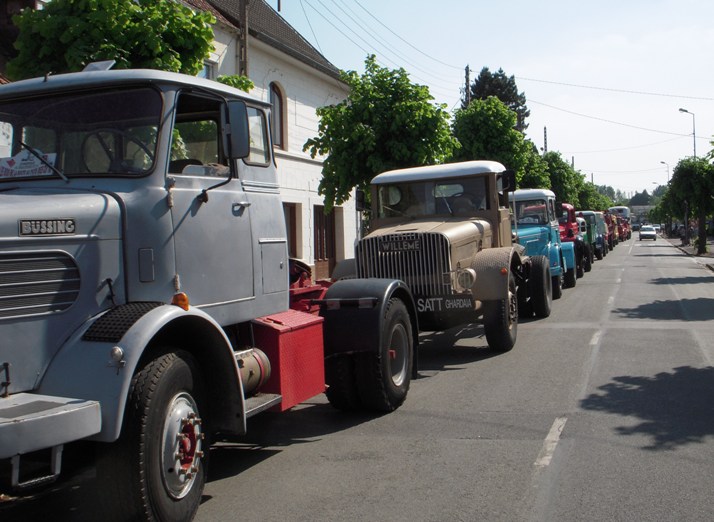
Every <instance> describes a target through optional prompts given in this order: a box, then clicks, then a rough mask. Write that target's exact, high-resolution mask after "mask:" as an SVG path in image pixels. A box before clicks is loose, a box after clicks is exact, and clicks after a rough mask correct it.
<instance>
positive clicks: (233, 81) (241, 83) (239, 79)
mask: <svg viewBox="0 0 714 522" xmlns="http://www.w3.org/2000/svg"><path fill="white" fill-rule="evenodd" d="M216 81H217V82H220V83H223V84H225V85H229V86H230V87H233V88H235V89H240V90H241V91H244V92H250V91H251V90H253V87H255V84H254V83H253V80H251V79H250V78H248V77H246V76H241V75H239V74H233V75H221V76H219V77H218V78H216Z"/></svg>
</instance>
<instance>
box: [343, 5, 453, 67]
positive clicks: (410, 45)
mask: <svg viewBox="0 0 714 522" xmlns="http://www.w3.org/2000/svg"><path fill="white" fill-rule="evenodd" d="M354 1H355V3H356V4H357V5H358V6H360V7H361V8H362V10H363V11H364V12H365V13H367V14H368V15H369V16H371V17H372V18H373V19H374V20H375V21H376V22H377V23H378V24H379V25H381V26H382V27H384V28H385V29H386V30H387V31H389V32H390V33H392V34H393V35H394V36H396V37H397V38H399V39H400V40H401V41H402V42H404V43H405V44H407V45H408V46H409V47H411V48H412V49H414V50H415V51H416V52H418V53H419V54H421V55H423V56H426V57H427V58H429V59H430V60H434V61H435V62H437V63H440V64H441V65H445V66H446V67H451V68H452V69H459V70H461V69H463V67H462V66H456V65H451V64H448V63H446V62H442V61H441V60H439V59H438V58H434V57H433V56H430V55H428V54H427V53H425V52H424V51H422V50H421V49H419V48H417V47H415V46H414V45H412V44H411V43H410V42H408V41H407V40H405V39H404V38H402V37H401V36H399V35H398V34H397V33H395V32H394V31H393V30H392V29H390V28H389V27H387V26H386V25H384V23H382V21H381V20H380V19H379V18H377V17H375V16H374V15H373V14H372V13H370V12H369V11H368V10H367V9H365V8H364V6H363V5H362V4H360V3H359V1H358V0H354Z"/></svg>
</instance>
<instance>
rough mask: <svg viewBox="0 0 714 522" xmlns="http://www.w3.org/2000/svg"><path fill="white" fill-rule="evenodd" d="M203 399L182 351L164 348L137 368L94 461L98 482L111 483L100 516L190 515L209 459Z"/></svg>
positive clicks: (198, 381) (152, 517)
mask: <svg viewBox="0 0 714 522" xmlns="http://www.w3.org/2000/svg"><path fill="white" fill-rule="evenodd" d="M204 404H205V403H204V392H203V383H202V379H201V375H200V372H199V371H198V367H197V365H196V362H195V360H194V359H193V357H192V356H191V354H189V353H188V352H183V351H179V352H170V353H166V354H164V355H161V356H160V357H157V358H156V359H154V360H152V361H150V362H149V363H148V364H146V366H144V367H143V368H142V369H140V370H139V371H138V373H137V374H136V375H135V376H134V378H133V380H132V383H131V388H130V392H129V397H128V399H127V405H126V410H125V418H124V425H123V426H122V433H121V436H120V438H119V440H118V441H117V442H116V443H114V444H112V445H111V446H110V447H109V448H108V449H107V450H106V451H105V452H104V454H103V455H101V456H100V460H99V463H98V478H99V480H100V484H102V483H103V486H102V487H103V488H110V489H105V492H104V495H103V497H104V498H103V499H102V502H103V504H104V506H103V508H104V513H103V515H104V516H103V518H104V519H107V517H109V518H114V519H116V520H130V521H135V520H143V521H186V522H188V521H190V520H192V519H193V517H194V515H195V514H196V511H197V510H198V506H199V504H200V502H201V495H202V492H203V487H204V484H205V482H206V468H207V464H208V463H207V457H208V451H205V452H204V451H203V448H204V433H205V431H204V430H205V424H206V423H205V422H204V421H203V420H202V419H201V417H200V415H199V413H200V412H201V410H202V408H203V405H204ZM180 437H183V439H181V440H179V438H180ZM179 456H180V458H179Z"/></svg>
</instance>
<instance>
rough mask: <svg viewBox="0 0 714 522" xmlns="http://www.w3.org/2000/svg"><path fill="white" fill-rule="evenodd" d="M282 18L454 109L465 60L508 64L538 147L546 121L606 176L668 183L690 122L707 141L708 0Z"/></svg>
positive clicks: (355, 1) (377, 6)
mask: <svg viewBox="0 0 714 522" xmlns="http://www.w3.org/2000/svg"><path fill="white" fill-rule="evenodd" d="M267 1H268V3H269V4H270V5H271V6H272V7H273V8H275V9H277V6H278V0H267ZM280 14H281V15H282V16H283V17H284V18H285V19H286V20H287V21H288V22H289V23H290V24H291V25H292V26H293V27H295V28H296V29H297V30H298V31H299V32H300V33H301V34H302V35H303V36H304V37H305V38H306V39H307V40H308V41H309V42H310V43H311V44H312V45H314V46H315V47H316V48H317V49H318V50H319V51H321V52H322V54H323V55H324V56H325V57H326V58H327V59H328V60H330V61H331V62H332V63H333V64H334V65H335V66H336V67H338V68H340V69H344V70H354V71H357V72H360V73H361V72H363V71H364V59H365V57H366V56H367V54H370V53H373V54H376V55H377V59H378V61H379V62H380V64H382V65H383V66H386V67H389V68H391V69H394V68H398V67H403V68H404V69H406V70H407V71H408V72H409V73H410V77H411V79H412V81H413V82H415V83H418V84H422V85H427V86H429V88H430V92H431V94H432V95H433V96H434V98H435V101H437V102H439V103H446V104H447V105H448V108H449V109H452V108H456V107H457V106H458V103H459V99H460V96H461V90H462V89H463V87H464V82H465V72H464V69H465V67H466V65H468V66H469V67H470V69H471V71H472V72H471V79H472V80H473V78H474V77H475V76H476V75H477V74H478V72H479V71H480V70H481V68H482V67H488V68H489V69H491V71H493V72H495V71H497V70H498V69H499V68H502V69H503V70H504V72H505V73H506V74H507V75H509V76H511V75H514V76H515V77H516V83H517V84H518V89H519V91H522V92H525V94H526V97H527V105H528V108H529V109H530V111H531V115H530V117H529V119H528V123H529V128H528V138H529V139H530V140H532V141H533V142H534V143H535V144H536V145H537V146H538V147H539V148H542V147H543V145H544V128H546V127H547V134H548V150H551V151H553V150H554V151H559V152H560V153H561V154H562V155H563V158H565V159H566V160H567V161H571V160H574V164H575V168H576V169H578V170H580V171H581V173H583V174H585V175H586V177H587V179H588V181H589V180H590V179H593V180H594V181H595V183H596V184H598V185H610V186H612V187H614V188H616V189H619V190H622V191H625V192H628V193H629V192H634V191H640V192H641V191H642V190H645V189H646V190H647V191H648V192H651V191H652V190H653V189H655V188H656V184H665V183H666V182H667V167H666V165H663V164H662V163H661V162H662V161H664V162H666V163H669V166H670V172H671V171H672V170H673V169H674V167H675V166H676V164H677V162H678V161H679V160H680V159H682V158H684V157H686V156H691V155H692V154H693V148H694V146H693V142H694V140H693V137H692V124H693V123H695V124H696V136H697V140H696V149H697V156H703V155H704V154H706V153H707V152H709V150H711V148H712V146H711V145H710V143H709V142H710V141H711V140H712V136H713V135H714V110H713V109H714V67H712V65H711V64H712V55H713V54H714V2H711V0H649V1H646V0H624V1H623V0H619V1H613V0H603V1H600V2H573V1H565V0H554V1H550V0H544V1H543V2H532V1H525V0H512V1H504V2H493V1H489V2H484V1H478V0H471V1H465V0H440V1H425V0H379V1H378V0H282V1H281V12H280ZM679 108H685V109H687V110H689V111H690V112H691V113H694V117H692V116H691V115H690V114H686V113H680V112H679V110H678V109H679Z"/></svg>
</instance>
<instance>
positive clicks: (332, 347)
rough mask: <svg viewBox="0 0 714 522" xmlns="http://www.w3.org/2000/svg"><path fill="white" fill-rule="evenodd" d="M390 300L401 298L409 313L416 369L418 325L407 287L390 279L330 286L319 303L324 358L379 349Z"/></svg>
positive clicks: (339, 282) (349, 280)
mask: <svg viewBox="0 0 714 522" xmlns="http://www.w3.org/2000/svg"><path fill="white" fill-rule="evenodd" d="M392 297H398V298H399V299H401V300H402V301H403V302H404V304H405V305H406V307H407V310H408V311H409V316H410V317H411V323H412V337H413V339H414V365H413V367H414V368H416V367H417V364H416V362H417V360H416V359H417V348H418V345H419V325H418V323H417V312H416V305H415V303H414V298H413V297H412V293H411V291H410V290H409V287H407V285H406V284H405V283H404V282H402V281H398V280H394V279H377V278H375V279H343V280H340V281H337V282H336V283H335V284H333V285H332V286H331V287H330V288H329V289H328V290H327V293H326V294H325V298H324V299H321V300H320V301H319V304H320V315H321V316H322V317H324V318H325V322H324V324H323V328H324V330H323V336H324V341H325V357H329V356H331V355H335V354H342V353H358V352H373V351H376V350H378V349H379V343H380V337H381V335H382V331H383V322H384V314H385V311H386V306H387V303H389V300H390V299H391V298H392Z"/></svg>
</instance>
